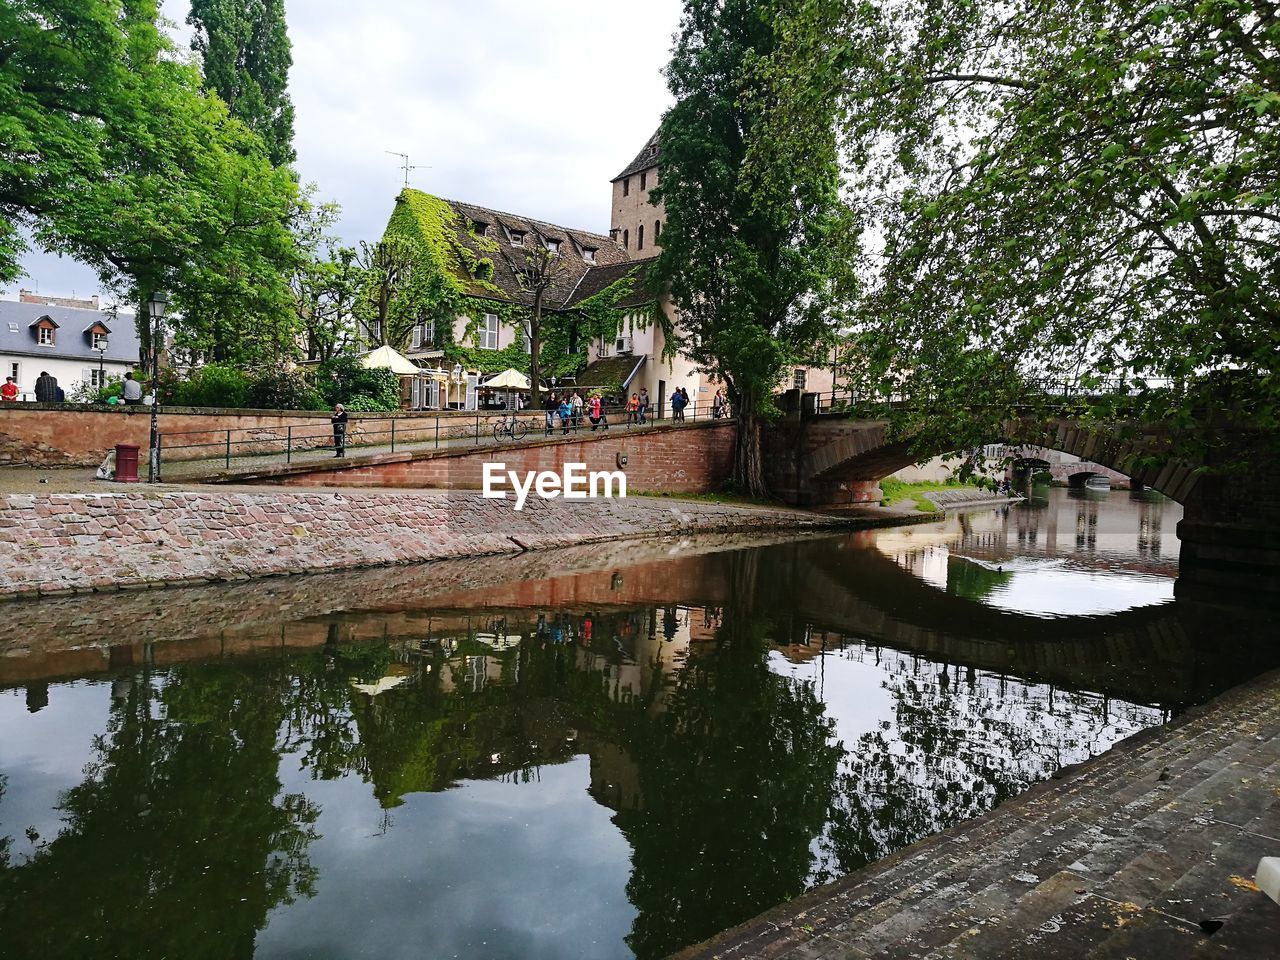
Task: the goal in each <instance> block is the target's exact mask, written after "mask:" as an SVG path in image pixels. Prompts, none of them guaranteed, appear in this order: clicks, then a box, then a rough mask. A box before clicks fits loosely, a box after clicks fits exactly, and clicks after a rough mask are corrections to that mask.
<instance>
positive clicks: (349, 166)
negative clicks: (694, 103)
mask: <svg viewBox="0 0 1280 960" xmlns="http://www.w3.org/2000/svg"><path fill="white" fill-rule="evenodd" d="M188 2H189V0H164V4H163V11H164V14H165V16H167V17H168V18H169V19H170V20H173V21H175V22H176V23H177V24H178V25H179V27H178V30H177V31H176V32H177V34H178V35H179V36H180V38H181V39H180V43H181V44H182V45H183V46H184V47H185V46H186V45H187V43H188V40H187V38H188V32H187V28H186V26H185V23H184V21H185V19H186V14H187V10H188ZM286 8H287V13H288V18H289V34H290V37H291V38H292V40H293V70H292V71H291V73H290V92H291V93H292V95H293V103H294V107H295V109H296V112H297V115H296V120H295V133H296V138H295V145H296V147H297V151H298V169H299V172H300V173H301V176H302V179H303V181H304V182H315V183H316V184H317V185H318V187H319V193H318V196H320V197H321V198H323V199H333V200H336V201H337V202H338V203H340V204H341V205H342V214H343V215H342V222H341V226H340V233H341V235H342V237H343V239H344V240H345V241H346V242H348V243H352V244H354V243H355V242H356V241H359V240H376V239H378V237H379V236H381V234H382V229H383V227H384V226H385V225H386V222H387V218H388V217H389V216H390V214H391V208H392V205H393V203H394V201H395V196H396V193H397V191H398V190H399V189H400V186H401V184H402V183H403V173H402V172H401V171H400V170H399V169H398V164H399V163H400V160H399V158H397V157H393V156H389V155H388V154H387V153H386V152H385V151H387V150H395V151H399V152H402V153H408V154H409V155H410V157H411V161H412V163H414V164H418V165H422V166H423V167H426V168H427V169H420V170H416V171H414V172H413V173H412V174H411V175H410V183H411V184H412V185H413V186H415V187H418V188H420V189H423V190H426V191H428V192H430V193H434V194H436V195H438V196H443V197H449V198H451V199H455V200H466V201H469V202H471V203H476V204H480V205H482V206H488V207H495V208H497V209H499V210H505V211H508V212H511V213H520V214H524V215H527V216H530V217H535V218H538V219H542V220H549V221H552V222H554V223H559V224H562V225H564V226H570V227H579V228H581V229H584V230H595V231H598V232H604V231H606V230H607V229H608V226H609V200H610V193H609V179H610V178H611V177H613V176H614V175H616V174H617V173H619V172H620V171H621V170H622V168H623V167H624V166H626V165H627V164H628V163H629V162H630V161H631V159H632V157H633V156H635V154H636V153H637V152H639V150H640V148H641V147H642V146H644V143H645V141H646V139H647V138H648V137H649V135H650V134H651V133H652V132H653V131H654V129H655V128H656V127H657V124H658V121H659V119H660V117H661V114H662V111H663V110H664V109H665V108H666V107H667V106H668V105H669V104H670V95H669V94H668V93H667V89H666V83H665V80H664V79H663V77H662V73H661V71H662V68H663V67H664V66H665V65H666V62H667V57H668V54H669V52H670V47H671V39H672V35H673V34H674V32H675V29H676V27H677V25H678V22H679V15H680V3H679V0H641V2H634V3H624V2H621V0H541V2H540V3H537V4H534V3H529V2H527V0H469V2H467V3H457V2H454V0H364V2H363V3H361V4H352V3H351V2H350V0H286ZM24 267H25V269H26V272H27V274H28V276H27V277H26V278H24V279H23V280H22V281H20V282H18V283H15V284H13V285H12V286H11V287H9V288H6V290H5V294H6V295H7V296H16V295H17V291H18V288H19V287H27V288H30V289H38V290H39V291H40V292H42V293H48V294H63V295H67V294H71V293H73V292H74V293H75V295H77V296H88V295H90V294H92V293H95V292H98V291H99V284H98V282H97V279H96V277H95V276H94V274H93V272H92V271H90V270H88V269H86V268H84V267H83V266H80V265H78V264H76V263H74V262H72V261H70V260H67V259H65V258H59V257H57V256H54V255H50V254H38V253H37V254H31V255H28V257H27V258H26V260H25V261H24ZM101 292H102V293H103V294H104V295H106V293H107V292H106V291H105V290H103V291H101Z"/></svg>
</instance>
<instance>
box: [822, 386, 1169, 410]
mask: <svg viewBox="0 0 1280 960" xmlns="http://www.w3.org/2000/svg"><path fill="white" fill-rule="evenodd" d="M1179 387H1180V385H1179V383H1178V382H1177V381H1174V380H1170V379H1164V378H1154V377H1150V378H1145V379H1143V380H1141V381H1138V382H1135V381H1134V380H1133V379H1132V378H1129V379H1126V378H1114V379H1107V380H1084V381H1082V380H1068V379H1052V378H1048V379H1033V380H1027V381H1024V382H1023V384H1022V391H1021V393H1022V397H1023V400H1024V402H1025V403H1026V405H1027V406H1031V405H1033V404H1039V403H1044V402H1053V401H1064V402H1065V401H1080V402H1089V401H1101V400H1104V399H1108V398H1112V399H1123V398H1128V397H1137V396H1140V395H1141V394H1143V393H1151V392H1155V391H1169V390H1176V389H1179ZM811 396H813V397H814V399H813V400H812V401H810V402H811V404H812V407H811V408H810V409H807V410H804V408H803V406H802V410H804V412H805V413H844V412H854V411H858V410H866V409H873V408H879V409H885V408H900V409H907V408H910V407H913V406H928V405H930V404H931V403H934V402H936V399H937V398H935V397H934V396H932V395H930V394H928V393H925V394H920V393H918V392H914V391H911V392H908V391H902V392H897V391H873V390H865V391H859V390H835V389H832V390H830V391H828V392H826V393H818V394H811ZM975 399H976V398H975ZM802 403H803V400H802Z"/></svg>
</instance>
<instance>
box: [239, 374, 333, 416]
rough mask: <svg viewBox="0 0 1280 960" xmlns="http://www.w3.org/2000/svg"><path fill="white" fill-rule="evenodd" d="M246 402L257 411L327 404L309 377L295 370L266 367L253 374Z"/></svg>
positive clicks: (304, 408)
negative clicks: (267, 368)
mask: <svg viewBox="0 0 1280 960" xmlns="http://www.w3.org/2000/svg"><path fill="white" fill-rule="evenodd" d="M247 405H248V406H250V407H254V408H256V409H261V410H324V409H325V408H326V407H327V406H328V404H326V403H325V399H324V397H323V396H322V395H321V393H320V391H319V390H317V389H316V387H315V385H314V384H312V382H311V380H310V378H308V377H306V376H304V375H303V374H301V373H299V372H298V371H296V370H268V371H265V372H264V373H260V374H259V375H258V376H256V377H254V379H253V380H252V381H251V382H250V383H249V390H248V401H247Z"/></svg>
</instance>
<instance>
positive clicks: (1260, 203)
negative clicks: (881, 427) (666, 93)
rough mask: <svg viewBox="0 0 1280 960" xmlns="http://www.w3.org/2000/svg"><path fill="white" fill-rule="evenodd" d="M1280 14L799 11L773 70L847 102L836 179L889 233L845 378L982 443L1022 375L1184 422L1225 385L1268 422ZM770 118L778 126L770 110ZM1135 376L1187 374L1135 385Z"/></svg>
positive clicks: (1026, 5)
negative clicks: (1110, 388)
mask: <svg viewBox="0 0 1280 960" xmlns="http://www.w3.org/2000/svg"><path fill="white" fill-rule="evenodd" d="M1278 11H1280V8H1278V7H1277V5H1276V4H1275V3H1272V2H1262V0H1255V2H1245V3H1241V2H1236V0H1183V2H1157V0H1143V2H1138V3H1121V2H1116V0H1050V2H1034V3H1032V2H1026V0H1014V2H1006V0H963V2H959V0H949V2H936V0H814V2H812V3H807V4H805V5H803V7H800V8H797V10H795V11H793V14H792V15H791V16H790V17H788V22H787V23H786V24H785V25H783V26H782V27H781V29H782V30H783V31H784V32H785V34H786V37H787V41H786V44H785V45H784V46H785V49H784V50H782V51H780V53H779V55H778V56H777V57H775V58H774V59H773V61H772V63H771V68H772V69H773V71H774V72H773V75H772V77H771V81H772V83H774V84H775V85H777V86H779V87H781V88H783V89H787V90H790V91H792V92H793V95H794V97H795V98H796V99H798V100H800V101H804V100H806V99H808V98H820V99H825V100H829V101H836V102H838V103H839V104H840V110H841V117H842V131H843V134H844V137H843V142H842V148H843V150H844V152H845V156H847V157H848V158H849V159H850V160H851V161H852V163H851V167H852V169H851V171H850V181H849V185H850V186H851V187H852V190H851V196H852V197H853V199H854V203H856V204H857V205H858V208H859V210H860V212H861V213H862V214H863V215H864V216H865V217H867V218H868V219H869V220H871V221H873V222H874V223H875V224H876V226H877V229H876V230H875V231H874V233H875V235H877V236H879V237H882V238H883V244H884V246H883V250H882V251H880V253H882V256H877V257H875V258H868V259H867V260H866V261H865V262H864V263H863V264H862V266H863V268H864V273H863V276H864V277H865V279H866V280H867V281H868V286H869V288H870V291H871V293H870V295H868V296H867V297H866V298H865V299H864V300H863V301H862V311H861V316H862V324H861V327H862V333H861V335H860V336H859V338H858V339H857V341H856V343H855V345H854V346H855V349H856V352H857V355H858V357H859V360H860V363H861V364H863V365H861V366H859V365H855V366H854V370H853V372H854V373H855V374H857V373H859V372H861V373H862V374H864V375H865V376H866V379H867V380H868V385H869V386H872V387H875V388H877V389H879V390H881V391H885V390H887V389H888V388H892V389H897V390H901V389H904V388H905V389H907V390H908V391H909V392H910V393H912V394H913V395H914V396H915V397H917V398H918V399H920V400H922V401H924V402H923V403H921V404H919V405H918V406H917V410H918V411H919V412H920V415H919V416H918V417H917V419H916V422H915V423H914V424H913V425H912V428H913V429H914V430H915V431H916V432H917V435H919V434H920V432H922V431H923V432H925V433H927V432H929V431H932V432H934V433H938V432H939V431H944V432H946V433H947V434H948V435H949V436H950V437H951V438H953V439H955V440H962V439H967V440H971V441H974V440H976V441H981V440H983V439H991V438H992V434H993V432H994V430H995V429H996V424H997V423H998V422H999V420H1000V419H1001V418H1002V417H1004V416H1007V414H1008V413H1009V412H1010V410H1011V409H1013V408H1015V407H1016V406H1017V405H1018V403H1019V402H1020V398H1019V393H1023V394H1025V384H1024V382H1025V380H1026V379H1032V378H1036V377H1045V376H1050V377H1062V378H1070V379H1079V380H1082V381H1083V382H1084V383H1086V384H1088V383H1098V382H1100V381H1102V380H1104V379H1108V378H1111V379H1122V380H1124V381H1126V383H1127V386H1128V387H1129V388H1130V389H1132V390H1135V391H1136V392H1137V393H1138V394H1139V395H1140V399H1145V400H1146V401H1147V404H1148V406H1147V409H1146V410H1145V411H1144V412H1145V414H1146V415H1147V416H1157V417H1161V418H1164V419H1165V420H1167V421H1168V422H1169V423H1171V424H1173V425H1174V426H1175V427H1178V426H1183V427H1187V428H1193V427H1194V426H1195V425H1196V424H1197V423H1198V422H1199V423H1203V422H1205V420H1206V418H1205V416H1204V413H1205V411H1206V410H1222V409H1223V408H1224V406H1226V405H1227V404H1228V403H1229V404H1230V406H1231V410H1232V415H1233V416H1235V417H1237V418H1244V419H1246V420H1248V419H1252V420H1253V421H1254V422H1255V423H1257V424H1259V425H1261V426H1264V427H1268V428H1269V427H1273V426H1274V423H1275V417H1276V410H1277V399H1278V397H1280V383H1278V382H1277V380H1276V378H1275V376H1274V374H1275V370H1276V358H1277V357H1278V356H1280V190H1278V189H1277V184H1280V18H1278ZM774 120H775V123H776V129H777V130H779V131H780V132H781V135H785V131H786V129H787V121H788V118H787V117H786V115H785V114H778V115H775V117H774ZM1150 378H1169V379H1170V380H1172V381H1173V382H1174V383H1175V384H1177V385H1178V387H1177V388H1175V389H1171V390H1147V389H1145V386H1144V385H1145V384H1146V383H1147V382H1148V381H1149V379H1150ZM1143 394H1145V397H1142V396H1141V395H1143ZM975 400H981V401H983V402H981V403H975V402H974V401H975ZM936 439H937V438H935V440H936ZM1184 439H1186V440H1187V441H1188V442H1190V443H1199V442H1202V441H1203V440H1204V439H1206V437H1204V436H1202V437H1200V438H1197V437H1196V436H1195V431H1194V430H1192V429H1188V430H1186V431H1185V432H1184Z"/></svg>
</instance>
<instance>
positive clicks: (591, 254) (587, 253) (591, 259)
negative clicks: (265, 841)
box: [582, 247, 596, 263]
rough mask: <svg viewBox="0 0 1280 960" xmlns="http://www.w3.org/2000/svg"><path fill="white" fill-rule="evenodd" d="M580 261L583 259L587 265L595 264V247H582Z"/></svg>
mask: <svg viewBox="0 0 1280 960" xmlns="http://www.w3.org/2000/svg"><path fill="white" fill-rule="evenodd" d="M582 259H583V260H585V261H586V262H587V263H595V262H596V248H595V247H583V248H582Z"/></svg>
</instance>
